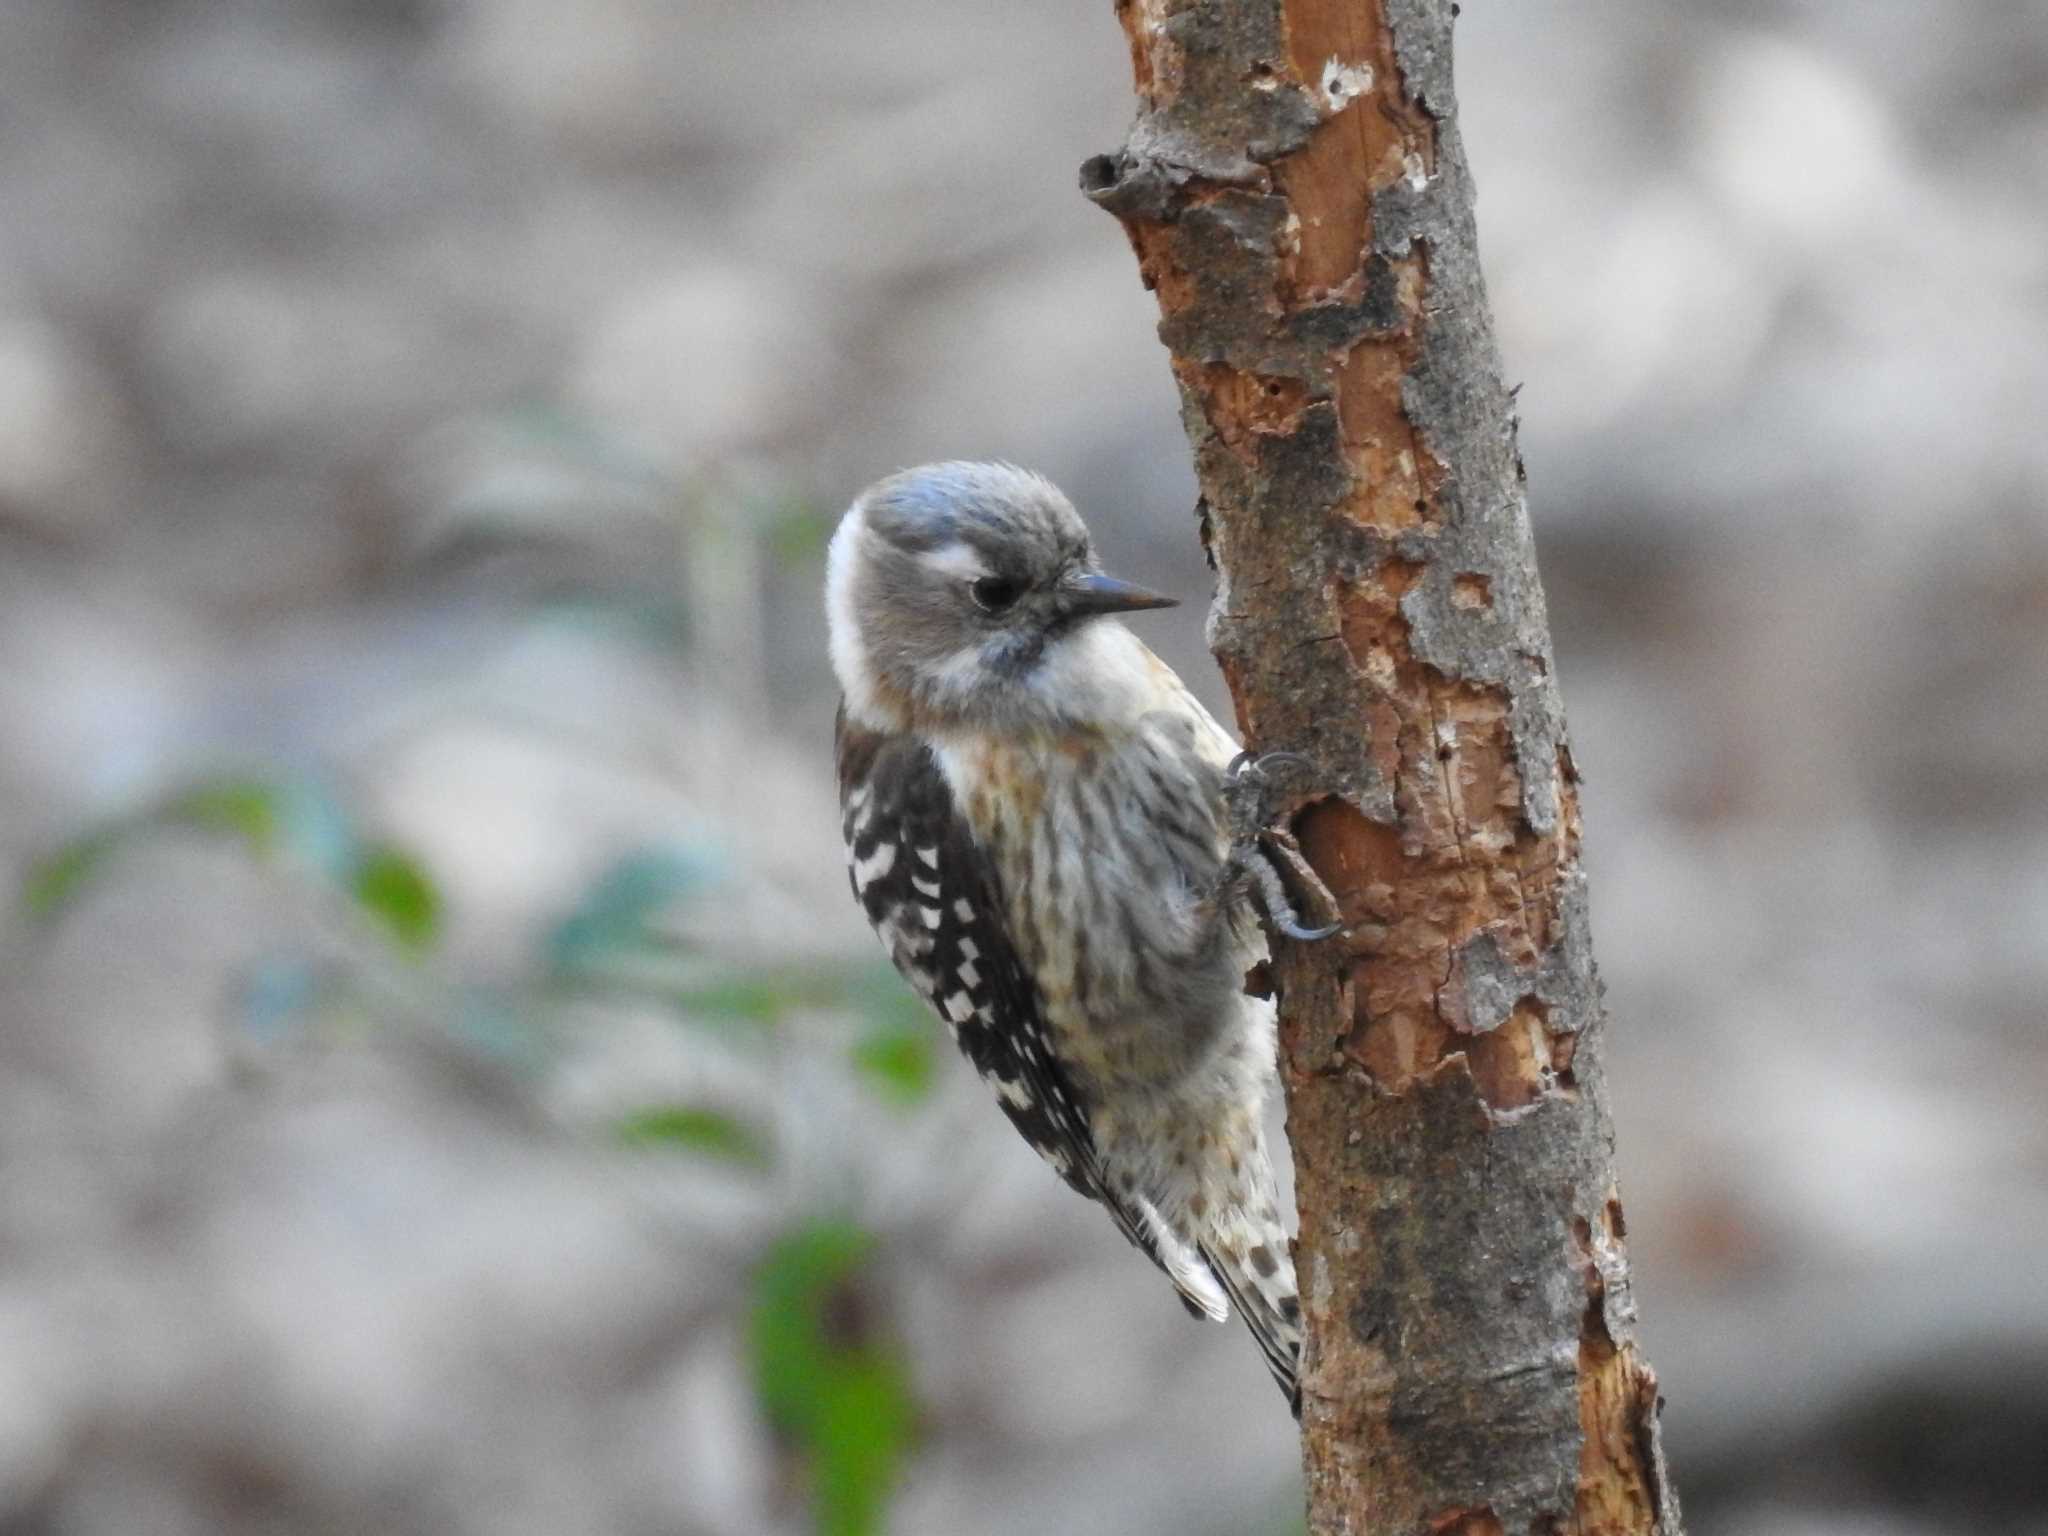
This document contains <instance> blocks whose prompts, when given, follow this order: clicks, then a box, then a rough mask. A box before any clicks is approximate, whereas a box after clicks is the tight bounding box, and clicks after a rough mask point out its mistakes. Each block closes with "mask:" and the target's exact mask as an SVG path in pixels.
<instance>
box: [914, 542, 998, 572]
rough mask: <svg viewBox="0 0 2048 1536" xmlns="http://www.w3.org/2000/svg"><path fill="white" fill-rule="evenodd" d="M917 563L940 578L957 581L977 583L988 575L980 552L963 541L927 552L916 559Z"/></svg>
mask: <svg viewBox="0 0 2048 1536" xmlns="http://www.w3.org/2000/svg"><path fill="white" fill-rule="evenodd" d="M917 563H918V564H919V565H921V566H923V567H924V568H925V569H926V570H928V571H936V572H938V573H939V574H940V575H941V576H951V577H954V578H955V579H956V580H959V581H979V580H981V578H982V577H984V576H987V575H989V574H991V573H990V571H989V568H988V562H987V561H985V560H983V559H982V558H981V555H980V552H979V551H977V550H976V549H975V547H974V546H973V545H972V544H969V543H968V542H967V541H966V540H964V539H955V540H953V542H952V543H950V544H941V545H940V546H939V547H938V548H937V549H933V550H927V551H926V552H925V553H923V554H921V555H919V556H918V557H917Z"/></svg>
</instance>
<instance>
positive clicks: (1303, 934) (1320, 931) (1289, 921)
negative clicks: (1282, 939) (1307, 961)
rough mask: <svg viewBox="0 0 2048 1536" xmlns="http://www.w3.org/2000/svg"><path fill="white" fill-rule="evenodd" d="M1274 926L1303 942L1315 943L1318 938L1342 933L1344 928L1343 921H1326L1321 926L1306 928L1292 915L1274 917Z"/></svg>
mask: <svg viewBox="0 0 2048 1536" xmlns="http://www.w3.org/2000/svg"><path fill="white" fill-rule="evenodd" d="M1273 926H1274V927H1275V928H1277V929H1279V930H1280V932H1282V933H1284V934H1286V935H1287V937H1289V938H1290V939H1293V940H1295V941H1296V942H1297V943H1301V944H1314V943H1316V942H1317V941H1318V940H1321V939H1327V938H1329V937H1330V936H1331V935H1332V934H1336V933H1341V932H1342V931H1343V929H1344V925H1343V924H1342V923H1325V924H1324V925H1323V926H1322V927H1320V928H1304V927H1302V926H1301V924H1300V923H1298V922H1296V921H1295V920H1294V919H1293V918H1291V917H1276V918H1274V919H1273Z"/></svg>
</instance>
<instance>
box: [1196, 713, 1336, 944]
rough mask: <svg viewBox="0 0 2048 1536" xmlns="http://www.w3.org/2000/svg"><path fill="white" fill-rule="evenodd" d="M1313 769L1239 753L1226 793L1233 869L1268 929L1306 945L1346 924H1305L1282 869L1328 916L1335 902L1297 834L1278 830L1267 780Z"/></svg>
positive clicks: (1284, 758) (1293, 759)
mask: <svg viewBox="0 0 2048 1536" xmlns="http://www.w3.org/2000/svg"><path fill="white" fill-rule="evenodd" d="M1314 766H1315V765H1314V764H1313V763H1311V762H1310V761H1309V759H1307V758H1306V757H1303V756H1302V755H1301V754H1300V753H1299V752H1265V753H1253V752H1240V753H1238V755H1237V756H1236V757H1234V758H1232V759H1231V762H1230V766H1229V767H1228V768H1227V769H1225V770H1224V788H1223V794H1224V799H1225V801H1226V803H1227V804H1228V806H1229V808H1230V824H1231V848H1230V862H1231V865H1232V867H1233V868H1234V869H1235V870H1237V871H1239V872H1241V873H1242V874H1243V875H1244V876H1246V877H1247V878H1248V879H1249V881H1250V886H1251V891H1252V895H1253V899H1254V901H1255V902H1256V903H1257V905H1258V907H1259V909H1260V910H1261V911H1262V912H1263V913H1264V914H1265V918H1266V922H1267V924H1268V925H1269V926H1270V927H1271V928H1272V929H1273V930H1274V931H1275V932H1276V933H1282V934H1285V935H1286V936H1287V937H1288V938H1290V939H1294V940H1296V941H1297V942H1300V943H1304V944H1311V943H1314V942H1315V941H1316V940H1318V939H1327V938H1329V937H1330V936H1331V935H1332V934H1334V933H1337V932H1338V931H1340V930H1341V929H1342V928H1343V926H1344V924H1343V921H1342V920H1341V918H1340V919H1339V920H1338V921H1336V922H1332V923H1329V924H1327V925H1325V926H1323V927H1320V928H1311V927H1309V926H1308V925H1306V924H1305V923H1303V922H1302V920H1301V915H1300V913H1298V912H1297V911H1296V910H1295V907H1294V899H1293V897H1292V896H1290V895H1289V894H1288V890H1287V880H1286V879H1284V878H1282V875H1281V871H1282V869H1285V870H1286V872H1287V875H1289V876H1291V877H1292V878H1293V879H1294V881H1295V883H1296V884H1297V885H1298V886H1300V887H1301V888H1302V889H1304V890H1306V891H1308V892H1309V893H1310V894H1311V895H1312V896H1313V897H1314V898H1315V901H1316V904H1317V905H1319V906H1321V907H1323V908H1324V909H1325V910H1326V911H1329V912H1333V913H1334V912H1337V911H1338V907H1337V898H1336V897H1334V896H1333V895H1331V894H1330V890H1329V887H1328V886H1326V885H1324V884H1323V882H1322V880H1321V878H1320V877H1319V876H1318V875H1317V874H1316V872H1315V870H1314V869H1312V868H1311V867H1310V866H1309V862H1308V860H1307V859H1305V858H1304V857H1302V852H1301V845H1300V844H1299V843H1297V842H1296V841H1295V840H1294V834H1293V833H1292V832H1290V831H1288V830H1287V829H1286V828H1285V827H1280V826H1275V825H1274V821H1275V819H1276V818H1275V817H1274V815H1273V812H1272V809H1271V807H1270V806H1269V805H1268V803H1267V798H1266V791H1267V788H1268V786H1269V779H1268V775H1269V774H1270V773H1271V772H1272V770H1274V769H1275V768H1280V767H1292V768H1313V767H1314Z"/></svg>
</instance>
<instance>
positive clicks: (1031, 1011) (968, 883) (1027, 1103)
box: [838, 710, 1225, 1317]
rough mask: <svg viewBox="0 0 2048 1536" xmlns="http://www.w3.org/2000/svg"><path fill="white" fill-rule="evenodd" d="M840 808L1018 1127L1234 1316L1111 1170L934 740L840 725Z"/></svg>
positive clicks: (1205, 1300) (971, 1056) (1203, 1301)
mask: <svg viewBox="0 0 2048 1536" xmlns="http://www.w3.org/2000/svg"><path fill="white" fill-rule="evenodd" d="M838 748H839V804H840V811H841V815H842V824H841V831H842V833H843V834H844V836H845V838H846V851H847V869H848V873H849V875H850V877H851V879H852V884H853V895H854V899H855V900H856V901H858V902H859V903H860V904H861V908H862V910H863V911H865V912H866V914H867V919H868V922H869V923H870V924H871V925H872V926H873V928H874V930H875V932H876V934H877V935H879V936H880V938H881V940H882V943H883V945H884V946H885V947H886V948H887V949H888V951H889V958H890V959H891V960H892V961H893V962H894V963H895V965H896V969H897V970H899V971H900V972H902V973H903V976H904V978H905V979H906V980H907V981H909V983H910V984H911V986H912V987H914V988H915V989H916V990H917V992H918V994H919V995H920V996H921V997H923V998H924V1000H925V1001H926V1002H927V1003H929V1004H930V1005H931V1007H932V1009H933V1011H934V1012H936V1013H937V1014H938V1015H939V1017H940V1018H941V1019H943V1020H945V1022H946V1027H947V1028H948V1029H949V1030H950V1031H951V1032H952V1035H953V1038H954V1040H955V1042H956V1043H957V1044H958V1045H959V1047H960V1051H961V1054H963V1055H964V1056H966V1058H967V1059H968V1061H969V1062H970V1063H972V1064H973V1067H974V1070H975V1071H976V1072H977V1073H979V1074H980V1076H981V1080H982V1081H983V1082H985V1083H987V1084H988V1085H989V1087H990V1088H992V1089H993V1090H994V1091H995V1095H996V1102H997V1103H999V1104H1000V1105H1001V1106H1002V1109H1003V1113H1004V1114H1006V1115H1008V1116H1009V1117H1010V1123H1011V1124H1012V1125H1014V1126H1016V1128H1017V1130H1018V1132H1019V1133H1020V1134H1021V1135H1022V1136H1023V1138H1024V1139H1025V1140H1026V1141H1027V1142H1029V1143H1030V1144H1031V1146H1032V1148H1033V1149H1034V1150H1035V1151H1036V1152H1037V1153H1038V1155H1039V1156H1040V1157H1043V1158H1044V1159H1045V1160H1046V1161H1047V1162H1048V1163H1050V1164H1051V1165H1052V1166H1053V1168H1054V1170H1055V1171H1056V1172H1058V1174H1059V1175H1060V1176H1061V1177H1062V1178H1063V1179H1065V1180H1066V1181H1067V1183H1069V1184H1070V1185H1072V1186H1073V1187H1074V1188H1075V1189H1077V1190H1079V1191H1080V1192H1081V1193H1082V1194H1084V1195H1086V1196H1088V1197H1089V1198H1090V1199H1092V1200H1096V1201H1098V1202H1100V1203H1101V1204H1102V1205H1103V1207H1104V1208H1105V1209H1107V1210H1108V1212H1109V1214H1110V1218H1111V1219H1112V1220H1113V1221H1115V1223H1116V1224H1117V1227H1118V1228H1119V1229H1120V1230H1121V1231H1122V1232H1123V1234H1124V1236H1125V1237H1127V1238H1129V1239H1130V1240H1131V1242H1132V1243H1134V1244H1135V1245H1137V1247H1138V1248H1140V1249H1142V1250H1143V1251H1144V1252H1145V1254H1146V1255H1147V1256H1148V1257H1150V1258H1151V1260H1152V1261H1153V1262H1154V1263H1155V1264H1157V1265H1158V1266H1159V1267H1160V1268H1161V1269H1163V1270H1164V1271H1166V1273H1167V1275H1168V1276H1169V1277H1171V1278H1172V1279H1173V1281H1174V1284H1175V1285H1176V1286H1177V1287H1178V1288H1179V1289H1180V1292H1181V1294H1182V1297H1183V1298H1184V1299H1185V1300H1186V1301H1187V1303H1188V1305H1189V1308H1190V1310H1193V1311H1197V1312H1199V1313H1201V1314H1203V1315H1206V1316H1210V1317H1221V1316H1223V1315H1225V1309H1224V1305H1223V1299H1222V1296H1221V1293H1220V1292H1219V1291H1218V1289H1217V1286H1216V1283H1215V1280H1214V1279H1213V1277H1212V1276H1211V1275H1210V1274H1209V1273H1208V1266H1207V1264H1206V1263H1205V1262H1203V1261H1202V1260H1201V1259H1200V1258H1199V1257H1198V1256H1196V1255H1193V1254H1192V1253H1189V1252H1185V1251H1184V1249H1185V1245H1184V1244H1182V1243H1180V1242H1179V1241H1178V1240H1177V1239H1175V1238H1174V1237H1173V1236H1172V1234H1170V1233H1168V1232H1166V1231H1165V1230H1164V1229H1163V1227H1162V1225H1161V1223H1160V1221H1159V1219H1158V1217H1157V1215H1156V1214H1155V1213H1154V1212H1153V1211H1152V1210H1151V1209H1150V1208H1149V1207H1146V1206H1144V1205H1142V1204H1141V1203H1132V1202H1131V1201H1129V1200H1127V1199H1124V1198H1120V1197H1119V1196H1118V1194H1117V1193H1116V1192H1115V1191H1114V1190H1113V1189H1112V1188H1111V1187H1110V1186H1109V1184H1108V1182H1107V1181H1106V1180H1105V1179H1104V1178H1103V1177H1102V1169H1101V1165H1100V1160H1099V1158H1098V1156H1097V1152H1096V1146H1095V1141H1094V1138H1093V1136H1092V1134H1091V1133H1090V1131H1089V1127H1088V1114H1087V1110H1086V1107H1085V1106H1084V1105H1083V1104H1082V1102H1081V1101H1080V1099H1079V1098H1078V1097H1077V1096H1076V1095H1075V1093H1074V1089H1073V1084H1072V1083H1071V1082H1070V1081H1069V1079H1068V1077H1067V1074H1066V1072H1065V1070H1064V1069H1063V1068H1062V1067H1061V1066H1060V1063H1059V1061H1058V1059H1057V1058H1056V1057H1055V1056H1054V1054H1053V1051H1052V1045H1051V1039H1050V1036H1049V1035H1048V1033H1047V1030H1046V1025H1045V1016H1044V1010H1043V1008H1042V1006H1041V1004H1040V1000H1039V995H1038V988H1037V985H1036V983H1034V982H1033V981H1032V979H1031V976H1030V973H1029V972H1028V971H1027V970H1026V969H1025V967H1024V964H1023V962H1022V961H1021V960H1020V959H1019V958H1018V954H1017V950H1016V947H1015V946H1014V945H1013V944H1012V943H1011V942H1010V938H1009V934H1008V931H1007V926H1006V922H1005V918H1004V911H1005V908H1004V905H1003V900H1002V890H1001V887H1000V884H999V881H998V877H997V875H996V871H995V869H994V868H993V866H992V865H991V864H990V862H989V860H988V858H987V857H986V855H985V854H984V853H983V852H982V850H981V848H980V846H979V845H978V844H977V843H976V842H975V841H974V837H973V834H972V833H971V832H970V831H969V830H968V827H967V824H966V823H965V821H964V820H962V819H961V817H960V816H959V815H957V814H956V812H955V810H954V806H953V795H952V790H951V789H950V788H949V787H948V785H947V783H946V779H945V776H944V774H942V773H941V772H940V770H939V767H938V764H937V763H936V762H934V761H933V759H932V756H931V753H930V751H929V750H928V749H927V748H926V747H925V746H924V744H923V743H922V742H919V741H916V740H914V739H913V738H911V737H909V736H903V735H886V734H882V733H879V732H874V731H868V730H864V729H862V728H861V727H859V726H857V725H854V724H852V723H850V722H849V721H848V720H847V719H846V717H845V712H844V711H843V710H842V711H841V713H840V718H839V722H838Z"/></svg>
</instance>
